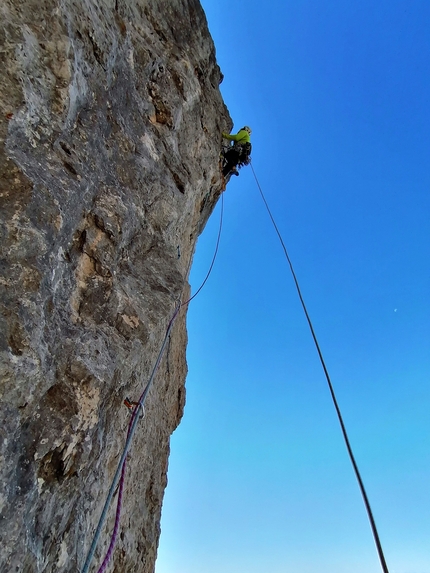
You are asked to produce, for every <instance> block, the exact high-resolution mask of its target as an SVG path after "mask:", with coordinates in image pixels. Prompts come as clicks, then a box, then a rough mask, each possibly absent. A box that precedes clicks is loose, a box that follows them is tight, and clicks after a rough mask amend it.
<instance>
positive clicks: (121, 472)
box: [82, 194, 224, 573]
mask: <svg viewBox="0 0 430 573" xmlns="http://www.w3.org/2000/svg"><path fill="white" fill-rule="evenodd" d="M207 198H208V195H207V196H206V198H205V201H204V204H203V208H202V209H201V211H203V210H204V207H205V205H206V201H207ZM223 214H224V195H223V194H221V214H220V223H219V228H218V236H217V240H216V246H215V251H214V255H213V257H212V262H211V264H210V267H209V270H208V272H207V274H206V277H205V278H204V280H203V282H202V283H201V285H200V287H199V288H198V289H197V291H196V292H195V293H194V295H193V296H192V297H190V298H189V299H188V300H186V301H185V302H182V303H181V302H180V299H181V298H182V293H183V291H184V288H185V283H184V286H183V287H182V291H181V294H180V296H179V300H178V303H177V305H176V308H175V311H174V313H173V315H172V318H171V319H170V322H169V324H168V326H167V330H166V334H165V335H164V339H163V343H162V345H161V348H160V351H159V353H158V356H157V359H156V361H155V365H154V367H153V369H152V372H151V375H150V377H149V379H148V382H147V384H146V386H145V388H144V390H143V392H142V394H141V395H140V398H139V400H138V402H136V403H133V405H134V409H133V412H132V415H131V419H130V422H129V425H128V431H127V439H126V442H125V445H124V449H123V451H122V455H121V458H120V460H119V463H118V466H117V469H116V472H115V475H114V477H113V480H112V483H111V486H110V488H109V492H108V495H107V498H106V501H105V504H104V506H103V510H102V513H101V515H100V519H99V522H98V525H97V529H96V531H95V533H94V537H93V541H92V543H91V547H90V549H89V551H88V555H87V559H86V561H85V564H84V567H83V569H82V573H88V571H89V568H90V565H91V562H92V560H93V557H94V553H95V550H96V547H97V543H98V541H99V539H100V535H101V532H102V528H103V525H104V522H105V521H106V516H107V512H108V510H109V507H110V504H111V501H112V498H113V496H114V494H115V491H116V488H117V486H118V482H119V488H118V500H117V507H116V514H115V524H114V528H113V531H112V536H111V540H110V543H109V547H108V550H107V552H106V555H105V557H104V559H103V562H102V564H101V565H100V567H99V569H98V573H104V571H105V570H106V567H107V566H108V563H109V561H110V559H111V557H112V554H113V550H114V548H115V543H116V540H117V537H118V532H119V524H120V517H121V509H122V499H123V491H124V481H125V470H126V461H127V454H128V451H129V449H130V446H131V442H132V439H133V436H134V434H135V432H136V428H137V422H138V421H139V415H138V414H139V411H140V410H142V411H143V407H144V403H145V400H146V397H147V395H148V392H149V389H150V387H151V384H152V382H153V380H154V378H155V375H156V373H157V370H158V367H159V365H160V362H161V359H162V357H163V354H164V351H165V349H166V345H167V342H168V340H169V337H170V332H171V330H172V328H173V324H174V322H175V319H176V317H177V316H178V314H179V311H180V310H181V308H182V307H184V306H187V305H188V304H190V302H191V301H192V300H193V299H194V298H195V297H196V296H197V295H198V294H199V292H200V291H201V290H202V288H203V287H204V285H205V284H206V282H207V280H208V278H209V276H210V274H211V272H212V269H213V266H214V264H215V259H216V257H217V254H218V248H219V244H220V239H221V232H222V224H223ZM191 262H192V257H190V261H189V263H188V268H187V272H186V274H185V276H186V277H187V276H188V273H189V271H190V268H191ZM130 405H131V404H130V403H129V402H128V400H127V406H128V407H130Z"/></svg>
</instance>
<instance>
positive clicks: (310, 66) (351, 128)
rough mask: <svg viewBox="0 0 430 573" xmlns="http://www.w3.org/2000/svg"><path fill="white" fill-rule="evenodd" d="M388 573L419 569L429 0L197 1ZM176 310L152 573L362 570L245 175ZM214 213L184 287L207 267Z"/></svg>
mask: <svg viewBox="0 0 430 573" xmlns="http://www.w3.org/2000/svg"><path fill="white" fill-rule="evenodd" d="M203 7H204V9H205V12H206V15H207V18H208V22H209V28H210V30H211V33H212V35H213V38H214V41H215V45H216V49H217V59H218V62H219V64H220V66H221V69H222V71H223V73H224V75H225V79H224V82H223V84H222V85H221V89H222V93H223V96H224V99H225V101H226V104H227V106H228V108H229V110H230V113H231V115H232V118H233V120H234V122H235V129H239V128H240V127H242V125H244V124H248V125H250V126H251V127H252V129H253V133H252V144H253V153H252V157H253V166H254V169H255V171H256V173H257V176H258V178H259V181H260V184H261V186H262V188H263V191H264V193H265V196H266V198H267V200H268V202H269V205H270V207H271V209H272V212H273V214H274V217H275V219H276V221H277V223H278V226H279V228H280V230H281V233H282V235H283V238H284V241H285V243H286V245H287V249H288V251H289V254H290V256H291V259H292V261H293V264H294V267H295V270H296V273H297V276H298V279H299V282H300V285H301V288H302V291H303V295H304V298H305V301H306V304H307V306H308V310H309V312H310V315H311V318H312V321H313V323H314V327H315V330H316V333H317V336H318V339H319V342H320V345H321V348H322V351H323V354H324V357H325V360H326V363H327V366H328V369H329V372H330V375H331V379H332V382H333V385H334V387H335V390H336V392H337V397H338V400H339V403H340V406H341V409H342V412H343V416H344V419H345V423H346V426H347V429H348V432H349V435H350V439H351V442H352V447H353V449H354V452H355V455H356V459H357V462H358V465H359V467H360V470H361V473H362V477H363V480H364V483H365V485H366V488H367V491H368V495H369V498H370V502H371V505H372V508H373V512H374V516H375V519H376V523H377V526H378V529H379V534H380V537H381V541H382V545H383V548H384V552H385V557H386V560H387V563H388V566H389V569H390V573H430V485H429V484H430V415H429V411H430V384H429V382H430V302H429V294H430V270H429V260H430V222H429V221H430V170H429V150H430V125H429V124H430V73H429V70H430V33H429V30H430V3H428V2H423V1H418V0H417V1H409V2H406V1H395V0H391V1H385V0H378V2H376V3H375V2H370V1H368V0H361V1H360V2H358V1H356V0H348V1H340V0H338V1H330V0H326V1H325V2H322V1H320V0H318V1H317V0H315V1H310V0H309V1H302V0H294V2H293V1H285V0H284V1H283V2H281V1H278V0H274V1H271V2H267V3H264V4H263V3H261V2H257V1H255V0H249V1H247V2H245V1H240V0H234V1H231V0H230V1H229V2H227V1H226V0H217V1H213V0H204V1H203ZM224 200H225V215H224V227H223V234H222V238H221V246H220V250H219V255H218V258H217V261H216V264H215V267H214V270H213V273H212V275H211V277H210V279H209V281H208V283H207V285H206V286H205V288H204V290H203V291H202V292H201V293H200V294H199V296H198V297H197V298H196V299H195V300H194V301H193V302H192V304H191V306H190V310H189V316H188V331H189V345H188V351H187V358H188V364H189V375H188V378H187V404H186V408H185V416H184V419H183V421H182V424H181V425H180V427H179V428H178V430H177V431H176V432H175V433H174V435H173V437H172V441H171V458H170V466H169V485H168V487H167V490H166V495H165V501H164V506H163V516H162V524H161V526H162V535H161V541H160V548H159V557H158V561H157V566H156V571H157V573H201V572H202V571H204V573H260V572H261V571H266V570H270V571H271V573H281V572H282V573H316V572H318V573H377V572H379V571H381V568H380V565H379V561H378V557H377V553H376V550H375V547H374V542H373V538H372V535H371V531H370V527H369V524H368V521H367V517H366V513H365V509H364V506H363V503H362V500H361V497H360V492H359V489H358V486H357V484H356V481H355V478H354V474H353V471H352V468H351V466H350V462H349V459H348V457H347V453H346V449H345V446H344V444H343V441H342V437H341V433H340V429H339V425H338V422H337V419H336V415H335V411H334V408H333V406H332V403H331V400H330V396H329V392H328V389H327V384H326V381H325V378H324V375H323V372H322V369H321V366H320V364H319V361H318V356H317V354H316V351H315V348H314V346H313V342H312V339H311V335H310V333H309V329H308V326H307V324H306V321H305V318H304V315H303V311H302V309H301V307H300V303H299V300H298V297H297V294H296V292H295V289H294V284H293V281H292V278H291V275H290V272H289V269H288V266H287V264H286V261H285V258H284V255H283V252H282V249H281V247H280V245H279V243H278V240H277V237H276V235H275V232H274V230H273V228H272V226H271V223H270V220H269V218H268V215H267V213H266V211H265V208H264V205H263V203H262V201H261V198H260V196H259V193H258V189H257V186H256V183H255V181H254V178H253V175H252V171H251V169H250V168H244V169H242V171H241V174H240V177H238V178H233V180H232V181H231V183H230V184H229V186H228V189H227V191H226V193H225V195H224ZM219 208H220V205H218V206H217V208H216V210H215V212H214V214H213V215H212V217H211V219H210V221H209V223H208V225H207V227H206V229H205V231H204V234H203V235H202V236H201V238H200V240H199V243H198V246H197V252H196V255H195V259H194V264H193V268H192V273H191V283H192V286H193V289H194V290H195V289H196V288H197V287H198V286H199V284H200V282H201V280H202V278H203V277H204V276H205V274H206V270H207V268H208V266H209V264H210V261H211V258H212V254H213V250H214V247H215V241H216V235H217V230H218V223H219Z"/></svg>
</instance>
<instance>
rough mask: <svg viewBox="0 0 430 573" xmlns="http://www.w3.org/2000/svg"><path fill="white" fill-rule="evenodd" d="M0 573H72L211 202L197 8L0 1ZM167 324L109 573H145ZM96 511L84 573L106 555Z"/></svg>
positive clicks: (201, 25) (214, 180) (212, 88)
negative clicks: (91, 553)
mask: <svg viewBox="0 0 430 573" xmlns="http://www.w3.org/2000/svg"><path fill="white" fill-rule="evenodd" d="M0 9H1V17H0V33H1V49H0V53H1V62H2V72H1V73H2V79H1V84H0V138H1V146H0V147H1V150H0V171H1V177H0V195H1V213H2V220H1V244H0V247H1V251H2V252H1V268H2V272H1V278H0V283H1V316H0V322H1V342H0V344H1V346H0V351H1V382H0V398H1V412H0V417H1V427H0V431H1V435H0V511H1V518H0V570H1V571H2V572H8V573H9V572H18V571H19V572H25V573H30V572H37V573H38V572H42V571H43V572H51V571H58V572H66V571H75V572H77V571H80V570H81V568H82V565H83V562H84V561H85V556H86V553H87V550H88V547H89V545H90V543H91V540H92V535H93V533H94V529H95V525H96V524H97V521H98V518H99V516H100V512H101V508H102V506H103V503H104V500H105V497H106V493H107V490H108V488H109V485H110V482H111V479H112V476H113V474H114V471H115V469H116V465H117V463H118V459H119V455H120V452H121V450H122V447H123V445H124V441H125V434H126V428H127V423H128V419H129V416H130V412H129V411H128V410H127V408H126V407H125V406H124V405H123V400H124V398H125V397H126V396H128V397H130V399H132V400H133V399H136V398H137V397H138V396H139V394H140V392H141V390H142V388H143V386H144V385H145V383H146V381H147V379H148V375H149V373H150V371H151V369H152V367H153V365H154V362H155V359H156V356H157V353H158V351H159V349H160V345H161V342H162V340H163V337H164V334H165V331H166V327H167V324H168V322H169V320H170V318H171V316H172V313H173V310H174V308H175V302H176V301H177V299H178V297H179V296H180V295H181V292H183V289H185V291H184V292H188V285H187V278H188V277H187V275H188V271H189V264H190V261H191V258H192V255H193V252H194V248H195V243H196V239H197V236H198V234H199V232H201V230H202V229H203V227H204V224H205V222H206V220H207V218H208V216H209V215H210V212H211V210H212V209H213V207H214V205H215V203H216V201H217V199H218V197H219V194H220V192H221V186H222V181H221V179H220V173H219V166H218V154H219V144H220V133H221V131H222V129H226V128H227V129H228V128H229V127H231V120H230V117H229V115H228V112H227V109H226V107H225V105H224V103H223V101H222V98H221V95H220V92H219V83H220V81H221V78H222V76H221V73H220V70H219V68H218V66H217V64H216V61H215V52H214V46H213V43H212V40H211V38H210V35H209V32H208V29H207V23H206V19H205V15H204V13H203V10H202V8H201V6H200V4H199V2H198V0H168V1H164V0H127V1H126V2H120V1H119V0H83V1H81V0H80V1H77V0H21V1H20V2H17V1H16V0H2V2H1V8H0ZM186 341H187V337H186V329H185V312H184V310H183V311H181V314H180V316H179V317H178V319H177V321H176V322H175V325H174V328H173V330H172V334H171V339H170V342H169V346H168V348H167V350H166V353H165V355H164V358H163V361H162V364H161V367H160V370H159V373H158V375H157V377H156V379H155V382H154V385H153V386H152V387H151V390H150V393H149V396H148V399H147V402H146V408H145V409H146V416H145V418H144V420H143V421H142V422H141V423H140V425H139V429H138V432H137V434H136V436H135V439H134V442H133V445H132V448H131V452H130V455H129V462H128V470H127V479H126V489H125V507H124V511H123V515H122V521H121V535H120V538H119V540H118V544H117V547H116V551H115V554H114V559H113V561H112V563H111V565H110V567H109V570H110V571H115V572H117V573H119V572H121V573H126V572H134V573H138V572H150V571H152V570H153V567H154V561H155V556H156V549H157V544H158V538H159V532H160V526H159V522H160V513H161V504H162V498H163V492H164V488H165V485H166V471H167V462H168V454H169V438H170V435H171V433H172V431H173V430H174V428H175V427H176V426H177V424H178V423H179V421H180V418H181V416H182V411H183V406H184V400H185V391H184V381H185V375H186V361H185V348H186ZM113 509H114V508H112V510H111V512H110V514H109V519H108V522H107V526H106V528H105V530H104V533H103V535H102V538H101V541H100V544H99V547H98V550H97V553H96V559H95V563H94V565H93V567H92V569H91V571H94V570H97V567H96V565H97V564H98V563H99V562H100V555H101V554H102V553H103V552H104V551H105V550H106V547H107V544H108V542H109V535H110V532H111V528H112V517H113Z"/></svg>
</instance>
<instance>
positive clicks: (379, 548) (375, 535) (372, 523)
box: [251, 163, 389, 573]
mask: <svg viewBox="0 0 430 573" xmlns="http://www.w3.org/2000/svg"><path fill="white" fill-rule="evenodd" d="M251 169H252V173H253V174H254V179H255V182H256V183H257V187H258V190H259V191H260V195H261V198H262V199H263V202H264V205H265V206H266V209H267V212H268V214H269V217H270V219H271V221H272V223H273V227H274V229H275V231H276V233H277V235H278V238H279V241H280V243H281V245H282V248H283V250H284V253H285V257H286V259H287V262H288V265H289V267H290V270H291V274H292V276H293V280H294V284H295V286H296V290H297V293H298V295H299V299H300V302H301V304H302V308H303V311H304V313H305V316H306V320H307V323H308V325H309V328H310V331H311V334H312V338H313V341H314V344H315V347H316V349H317V352H318V356H319V359H320V362H321V366H322V368H323V370H324V374H325V377H326V380H327V384H328V387H329V390H330V394H331V398H332V401H333V404H334V407H335V410H336V414H337V417H338V420H339V424H340V427H341V430H342V435H343V439H344V441H345V445H346V449H347V450H348V454H349V458H350V460H351V463H352V466H353V468H354V472H355V476H356V478H357V481H358V485H359V487H360V491H361V495H362V497H363V501H364V505H365V507H366V511H367V515H368V518H369V522H370V526H371V529H372V533H373V538H374V540H375V545H376V549H377V551H378V556H379V561H380V563H381V567H382V570H383V572H384V573H389V571H388V567H387V564H386V561H385V557H384V552H383V550H382V545H381V542H380V540H379V535H378V530H377V528H376V523H375V520H374V518H373V513H372V509H371V507H370V503H369V499H368V497H367V493H366V490H365V488H364V484H363V480H362V479H361V475H360V472H359V470H358V466H357V463H356V461H355V457H354V454H353V452H352V448H351V444H350V441H349V438H348V434H347V432H346V428H345V424H344V422H343V418H342V414H341V411H340V408H339V404H338V402H337V398H336V395H335V392H334V388H333V384H332V382H331V379H330V376H329V373H328V370H327V367H326V364H325V360H324V357H323V354H322V351H321V348H320V345H319V343H318V340H317V337H316V334H315V331H314V327H313V325H312V322H311V319H310V316H309V313H308V310H307V308H306V304H305V301H304V299H303V296H302V292H301V290H300V286H299V282H298V280H297V277H296V273H295V272H294V268H293V264H292V262H291V259H290V257H289V255H288V251H287V248H286V246H285V243H284V240H283V239H282V235H281V233H280V231H279V229H278V226H277V225H276V222H275V219H274V218H273V215H272V212H271V211H270V208H269V205H268V203H267V201H266V198H265V196H264V193H263V190H262V189H261V185H260V183H259V181H258V179H257V175H256V174H255V171H254V166H253V165H252V163H251Z"/></svg>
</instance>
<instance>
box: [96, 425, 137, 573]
mask: <svg viewBox="0 0 430 573" xmlns="http://www.w3.org/2000/svg"><path fill="white" fill-rule="evenodd" d="M129 428H130V426H129ZM129 431H130V430H129ZM126 465H127V461H126V460H124V463H123V464H122V470H121V479H120V481H119V491H118V502H117V506H116V515H115V525H114V528H113V532H112V537H111V540H110V544H109V548H108V550H107V552H106V556H105V558H104V559H103V563H102V564H101V565H100V568H99V570H98V573H104V571H105V570H106V567H107V566H108V563H109V561H110V559H111V557H112V554H113V550H114V548H115V543H116V538H117V537H118V531H119V522H120V517H121V509H122V495H123V492H124V479H125V467H126Z"/></svg>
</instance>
